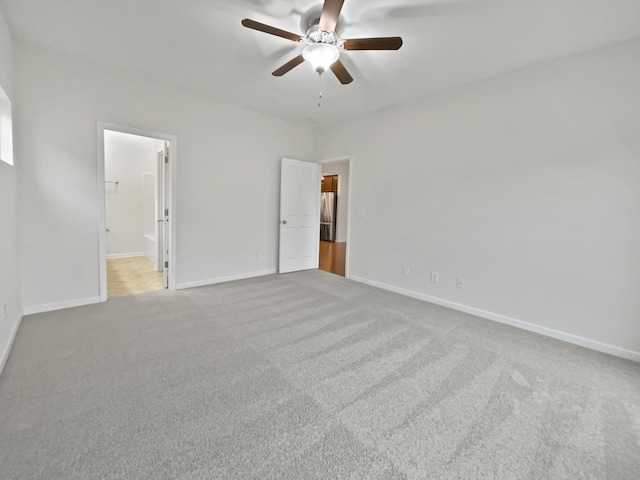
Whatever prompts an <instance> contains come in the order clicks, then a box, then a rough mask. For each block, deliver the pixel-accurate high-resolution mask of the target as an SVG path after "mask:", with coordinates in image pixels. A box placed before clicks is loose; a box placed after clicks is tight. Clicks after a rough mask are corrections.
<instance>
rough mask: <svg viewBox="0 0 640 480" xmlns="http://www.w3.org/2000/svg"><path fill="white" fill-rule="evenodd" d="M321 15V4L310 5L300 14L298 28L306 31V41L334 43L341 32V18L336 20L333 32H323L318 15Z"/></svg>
mask: <svg viewBox="0 0 640 480" xmlns="http://www.w3.org/2000/svg"><path fill="white" fill-rule="evenodd" d="M321 15H322V5H316V6H315V7H311V8H310V9H309V10H307V11H306V12H305V13H303V14H302V18H301V19H300V30H301V31H303V32H305V33H306V40H307V42H308V43H328V44H330V45H336V44H337V43H338V38H339V37H340V33H341V32H342V19H341V18H340V19H339V20H338V23H337V24H336V27H335V29H334V31H333V32H323V31H321V30H320V27H319V25H320V16H321Z"/></svg>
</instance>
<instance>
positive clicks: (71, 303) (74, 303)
mask: <svg viewBox="0 0 640 480" xmlns="http://www.w3.org/2000/svg"><path fill="white" fill-rule="evenodd" d="M101 301H102V299H101V298H100V297H89V298H78V299H76V300H67V301H65V302H57V303H49V304H47V305H34V306H31V307H24V314H25V315H34V314H36V313H45V312H53V311H55V310H63V309H65V308H73V307H83V306H85V305H92V304H94V303H100V302H101Z"/></svg>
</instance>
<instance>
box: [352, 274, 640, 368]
mask: <svg viewBox="0 0 640 480" xmlns="http://www.w3.org/2000/svg"><path fill="white" fill-rule="evenodd" d="M347 278H348V279H349V280H353V281H356V282H359V283H364V284H366V285H371V286H372V287H378V288H381V289H383V290H388V291H390V292H394V293H399V294H400V295H405V296H407V297H411V298H415V299H418V300H424V301H425V302H429V303H434V304H436V305H441V306H443V307H448V308H451V309H453V310H458V311H460V312H465V313H470V314H471V315H475V316H477V317H482V318H485V319H487V320H493V321H494V322H499V323H504V324H506V325H511V326H512V327H517V328H521V329H523V330H528V331H530V332H535V333H539V334H540V335H544V336H547V337H551V338H555V339H556V340H562V341H564V342H567V343H572V344H574V345H580V346H581V347H585V348H589V349H591V350H596V351H598V352H602V353H608V354H609V355H614V356H616V357H621V358H626V359H627V360H632V361H634V362H640V352H636V351H634V350H628V349H626V348H622V347H617V346H615V345H610V344H607V343H602V342H599V341H597V340H591V339H589V338H584V337H580V336H578V335H573V334H571V333H567V332H562V331H560V330H554V329H553V328H548V327H543V326H541V325H537V324H535V323H529V322H525V321H523V320H517V319H515V318H511V317H507V316H504V315H500V314H498V313H493V312H487V311H486V310H481V309H479V308H474V307H469V306H467V305H463V304H461V303H456V302H451V301H449V300H444V299H442V298H438V297H432V296H430V295H425V294H422V293H418V292H414V291H412V290H406V289H404V288H400V287H396V286H393V285H388V284H386V283H382V282H377V281H375V280H369V279H367V278H363V277H359V276H357V275H348V276H347Z"/></svg>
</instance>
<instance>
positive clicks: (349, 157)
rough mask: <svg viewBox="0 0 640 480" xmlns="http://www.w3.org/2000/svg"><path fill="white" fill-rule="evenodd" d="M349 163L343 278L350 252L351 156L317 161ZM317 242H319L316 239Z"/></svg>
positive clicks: (347, 268)
mask: <svg viewBox="0 0 640 480" xmlns="http://www.w3.org/2000/svg"><path fill="white" fill-rule="evenodd" d="M345 161H346V162H349V193H348V194H347V248H346V251H345V256H344V263H345V265H344V272H345V276H346V277H349V256H350V254H349V252H350V250H351V210H352V209H353V208H352V207H353V205H352V203H351V202H352V198H353V155H345V156H343V157H335V158H327V159H324V160H319V161H318V163H319V164H323V163H331V162H345ZM320 174H321V175H322V168H321V169H320ZM318 241H320V240H319V239H318Z"/></svg>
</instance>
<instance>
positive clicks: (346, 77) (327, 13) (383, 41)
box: [242, 0, 402, 85]
mask: <svg viewBox="0 0 640 480" xmlns="http://www.w3.org/2000/svg"><path fill="white" fill-rule="evenodd" d="M343 4H344V0H325V1H324V4H323V5H322V9H320V8H316V9H311V10H309V12H307V14H305V15H304V16H303V18H302V22H301V25H302V30H305V28H306V32H305V35H304V36H302V35H298V34H296V33H291V32H287V31H285V30H281V29H279V28H276V27H272V26H270V25H265V24H264V23H260V22H256V21H255V20H250V19H248V18H245V19H244V20H242V25H244V26H245V27H247V28H251V29H253V30H258V31H260V32H264V33H268V34H270V35H275V36H277V37H282V38H285V39H287V40H291V41H293V42H304V43H306V44H307V46H306V47H305V49H304V51H303V52H302V53H301V54H300V55H298V56H297V57H295V58H293V59H291V60H289V61H288V62H287V63H285V64H284V65H282V66H281V67H280V68H278V69H277V70H275V71H274V72H273V73H272V74H273V75H274V76H276V77H281V76H282V75H284V74H285V73H287V72H289V71H291V70H292V69H294V68H295V67H297V66H298V65H300V64H301V63H303V62H304V61H305V60H307V61H309V63H311V66H312V67H313V69H314V70H315V71H316V72H318V73H319V74H322V73H323V72H325V71H326V70H327V68H330V69H331V71H332V72H333V73H334V74H335V76H336V77H337V78H338V80H339V81H340V83H342V84H343V85H346V84H348V83H351V82H353V77H352V76H351V74H349V72H348V71H347V69H346V68H345V66H344V65H343V64H342V62H341V61H340V52H341V51H342V50H347V51H348V50H398V49H399V48H400V47H401V46H402V38H400V37H379V38H354V39H348V40H341V39H340V38H339V32H338V30H339V25H338V20H339V18H340V11H341V10H342V5H343Z"/></svg>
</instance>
